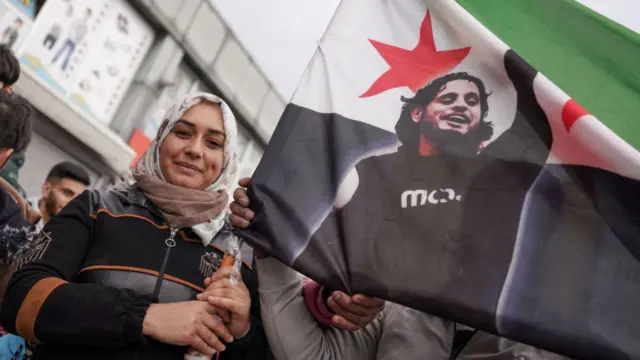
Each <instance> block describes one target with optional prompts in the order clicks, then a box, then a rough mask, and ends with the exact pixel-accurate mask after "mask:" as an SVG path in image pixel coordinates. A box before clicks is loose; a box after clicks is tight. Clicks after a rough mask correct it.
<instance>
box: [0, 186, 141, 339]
mask: <svg viewBox="0 0 640 360" xmlns="http://www.w3.org/2000/svg"><path fill="white" fill-rule="evenodd" d="M92 197H93V195H92V192H90V191H85V192H84V193H83V194H82V195H80V196H78V197H77V198H76V199H74V200H73V201H71V202H70V203H69V205H67V206H66V207H65V208H64V209H63V210H62V211H61V212H60V214H59V215H58V216H56V217H54V218H52V219H51V220H50V221H49V222H48V223H47V225H46V226H45V227H44V229H43V230H42V231H41V232H40V235H38V239H37V240H36V242H35V243H34V245H33V246H32V247H31V249H30V250H29V251H30V252H31V254H30V255H29V259H30V260H33V261H32V262H30V263H28V264H27V265H25V266H24V267H23V268H22V269H20V270H18V271H17V272H16V273H15V274H14V276H13V278H12V279H11V281H10V283H9V286H8V288H7V292H6V294H5V297H4V301H3V306H2V313H1V314H0V315H1V320H2V325H3V326H4V328H5V329H6V330H8V331H9V332H12V333H14V334H18V335H20V336H22V337H23V338H25V339H27V340H30V341H34V342H36V343H40V342H42V343H53V344H64V345H76V344H82V345H84V346H95V347H104V348H118V347H122V346H124V345H125V344H127V343H138V342H141V341H143V336H142V321H143V319H144V316H145V314H146V310H147V308H148V307H149V304H150V303H151V301H150V298H149V297H145V296H142V295H139V294H137V293H136V292H134V291H131V290H128V289H116V288H112V287H108V286H101V285H96V284H77V283H74V281H76V277H77V274H78V271H79V270H80V267H81V266H82V264H83V262H84V258H85V256H86V254H87V253H88V251H89V250H90V249H91V246H92V244H93V225H94V220H93V218H92V217H91V212H90V211H91V209H92V208H93V207H92V206H91V204H92Z"/></svg>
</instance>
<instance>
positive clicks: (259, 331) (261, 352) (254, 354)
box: [220, 260, 270, 360]
mask: <svg viewBox="0 0 640 360" xmlns="http://www.w3.org/2000/svg"><path fill="white" fill-rule="evenodd" d="M252 267H253V268H254V269H255V260H254V262H253V266H252ZM242 279H243V281H244V282H245V285H246V286H247V288H248V289H249V294H250V296H251V309H250V312H251V329H250V330H249V332H248V333H247V336H245V337H243V338H242V339H239V340H235V341H234V342H232V343H231V344H226V347H227V349H226V350H225V351H224V352H223V353H222V354H221V359H220V360H225V359H233V360H260V359H269V354H270V350H269V343H268V342H267V337H266V335H265V333H264V328H263V327H262V317H261V316H260V295H259V294H258V277H257V276H256V273H255V271H252V270H250V269H249V268H248V267H246V266H243V269H242Z"/></svg>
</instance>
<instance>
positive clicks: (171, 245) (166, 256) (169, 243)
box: [134, 227, 178, 360]
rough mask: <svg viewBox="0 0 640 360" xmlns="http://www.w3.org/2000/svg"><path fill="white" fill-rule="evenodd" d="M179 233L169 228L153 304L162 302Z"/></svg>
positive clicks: (137, 356)
mask: <svg viewBox="0 0 640 360" xmlns="http://www.w3.org/2000/svg"><path fill="white" fill-rule="evenodd" d="M177 233H178V228H174V227H169V237H168V238H167V239H166V240H165V241H164V244H165V245H166V246H167V250H165V252H164V259H163V260H162V266H161V267H160V271H158V279H157V280H156V285H155V287H154V288H153V300H152V302H153V303H157V302H159V300H160V288H161V287H162V281H163V280H164V273H165V270H166V268H167V263H168V262H169V255H170V254H171V248H174V247H175V246H176V240H175V239H174V238H175V237H176V234H177ZM140 350H141V349H140V348H139V347H138V349H137V350H136V354H135V356H134V360H138V359H139V358H140Z"/></svg>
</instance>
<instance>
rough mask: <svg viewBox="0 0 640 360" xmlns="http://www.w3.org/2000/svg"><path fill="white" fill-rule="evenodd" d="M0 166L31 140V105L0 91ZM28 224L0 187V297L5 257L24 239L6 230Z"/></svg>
mask: <svg viewBox="0 0 640 360" xmlns="http://www.w3.org/2000/svg"><path fill="white" fill-rule="evenodd" d="M0 129H2V132H0V169H2V168H3V167H4V165H5V164H6V163H7V162H8V161H9V158H10V157H11V155H12V154H13V153H14V152H15V151H24V149H26V147H27V146H28V145H29V142H30V141H31V107H30V106H29V104H27V103H26V102H25V101H23V100H21V99H18V98H15V97H12V96H11V95H9V94H7V93H6V92H3V91H0ZM30 225H31V224H29V222H27V221H26V220H25V219H24V218H23V217H22V211H21V209H20V207H19V206H18V204H17V203H16V201H15V200H14V198H13V197H12V196H11V195H10V194H9V193H8V192H7V191H5V190H4V189H2V188H0V264H2V267H1V268H0V296H4V292H5V290H6V285H7V281H8V280H9V278H10V277H11V273H12V270H11V269H12V267H11V266H10V265H9V263H10V259H8V257H9V256H10V255H12V254H14V253H15V252H16V251H17V250H18V248H19V247H20V246H22V245H23V243H24V240H25V238H24V237H21V236H19V235H18V236H16V233H15V232H11V231H9V229H25V228H28V227H30Z"/></svg>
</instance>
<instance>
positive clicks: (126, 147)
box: [0, 0, 285, 195]
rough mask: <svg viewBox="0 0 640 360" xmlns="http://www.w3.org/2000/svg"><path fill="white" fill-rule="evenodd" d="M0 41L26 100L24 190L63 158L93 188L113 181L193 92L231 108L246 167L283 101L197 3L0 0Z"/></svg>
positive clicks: (34, 189) (246, 171)
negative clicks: (28, 127)
mask: <svg viewBox="0 0 640 360" xmlns="http://www.w3.org/2000/svg"><path fill="white" fill-rule="evenodd" d="M0 42H3V43H6V44H9V45H11V46H12V48H13V50H14V52H15V54H16V56H17V57H18V59H19V60H20V64H21V67H22V73H21V76H20V80H19V81H18V83H17V84H16V86H15V90H16V92H17V93H18V94H19V95H20V96H22V97H24V98H25V99H27V100H28V101H29V102H31V104H32V105H33V106H34V108H35V109H36V113H35V125H34V132H35V133H34V137H33V140H32V143H31V145H30V146H29V149H28V150H27V152H26V162H25V165H24V167H23V168H22V170H21V171H20V182H21V184H22V186H23V187H24V188H25V190H26V191H27V192H28V193H29V195H38V194H39V191H40V186H41V184H42V182H43V180H44V177H45V176H46V173H47V172H48V171H49V169H50V168H51V166H53V165H54V164H55V163H57V162H59V161H62V160H71V161H75V162H78V163H80V164H82V165H84V166H85V167H86V168H87V169H89V171H90V173H91V175H92V178H93V180H94V186H98V187H100V186H103V185H106V184H109V183H111V182H112V181H113V180H114V179H115V178H116V177H117V176H118V175H119V174H122V173H124V172H126V171H127V170H128V169H129V168H130V167H131V165H132V164H133V163H134V162H135V161H136V159H137V158H138V157H139V156H140V155H141V154H142V152H144V150H145V149H146V147H147V146H148V144H149V142H150V139H151V138H152V137H153V136H154V135H155V133H156V131H157V129H158V125H159V123H160V121H161V120H162V116H163V115H164V113H165V111H166V110H167V109H168V107H170V106H171V105H172V104H173V103H174V102H175V101H177V100H178V99H180V98H181V97H182V96H183V95H185V94H187V93H188V92H191V91H206V92H212V93H214V94H217V95H220V96H221V97H222V98H224V99H225V100H226V101H227V102H228V103H229V104H230V105H231V107H232V109H233V110H234V113H235V114H236V118H237V119H238V127H239V139H238V142H239V148H240V152H241V153H240V154H239V156H240V173H241V176H247V175H250V174H251V173H252V172H253V170H254V169H255V167H256V166H257V164H258V162H259V160H260V158H261V156H262V153H263V151H264V147H265V146H266V144H267V142H268V141H269V138H270V137H271V134H272V133H273V131H274V129H275V126H276V124H277V122H278V120H279V118H280V115H281V114H282V111H283V110H284V106H285V102H284V100H283V99H282V97H281V96H280V95H278V93H277V92H276V91H275V89H274V88H273V87H272V85H271V84H270V83H269V81H268V80H267V79H266V77H265V76H264V75H263V73H262V72H261V71H260V69H259V68H258V67H257V65H256V64H255V63H254V62H253V61H252V60H251V58H250V56H249V54H248V53H247V52H246V51H245V50H244V48H243V47H242V45H241V44H240V43H239V42H238V40H237V39H236V38H235V36H234V35H233V34H232V33H231V31H230V30H229V28H228V27H227V25H226V24H225V23H224V21H223V20H222V19H221V18H220V16H219V15H218V13H217V12H216V10H215V9H214V7H213V5H212V4H211V3H210V2H209V1H207V0H130V1H127V0H91V1H87V0H46V1H34V0H0Z"/></svg>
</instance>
